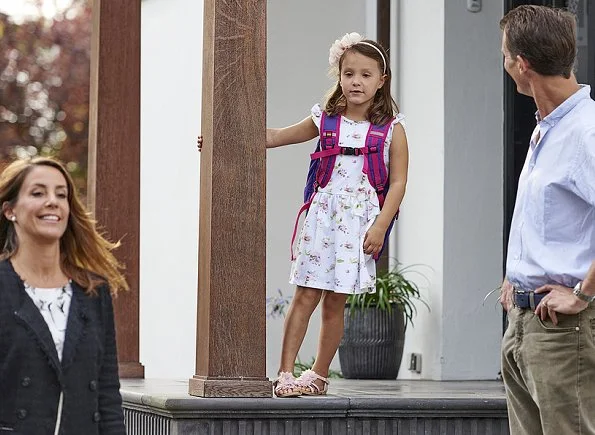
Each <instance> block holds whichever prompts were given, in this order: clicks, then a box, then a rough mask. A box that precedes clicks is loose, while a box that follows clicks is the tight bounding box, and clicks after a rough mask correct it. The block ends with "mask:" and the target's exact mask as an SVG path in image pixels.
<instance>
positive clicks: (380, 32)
mask: <svg viewBox="0 0 595 435" xmlns="http://www.w3.org/2000/svg"><path fill="white" fill-rule="evenodd" d="M390 2H391V0H376V41H377V42H378V43H379V44H380V45H382V47H383V48H384V49H385V50H386V52H387V54H388V55H389V57H390V22H391V16H390ZM386 61H387V62H389V59H387V60H386ZM395 225H396V223H395ZM393 227H394V226H393ZM393 231H396V229H393ZM388 266H389V248H388V246H385V247H384V250H383V251H382V255H381V256H380V258H378V261H377V262H376V269H378V270H388Z"/></svg>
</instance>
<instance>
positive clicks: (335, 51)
mask: <svg viewBox="0 0 595 435" xmlns="http://www.w3.org/2000/svg"><path fill="white" fill-rule="evenodd" d="M356 44H363V45H367V46H368V47H372V48H373V49H374V50H376V51H377V52H378V54H379V55H380V57H381V58H382V74H385V73H386V59H385V58H384V54H382V51H381V50H380V49H379V48H378V47H376V46H375V45H374V44H370V43H369V42H366V41H364V38H363V37H362V35H360V34H359V33H356V32H352V33H346V34H345V36H343V37H342V38H341V39H340V40H339V39H337V40H336V41H335V42H334V44H333V45H331V49H330V50H329V56H328V63H329V64H330V65H331V66H332V67H335V68H338V67H339V60H340V59H341V56H343V53H345V50H347V49H349V48H351V47H353V46H354V45H356Z"/></svg>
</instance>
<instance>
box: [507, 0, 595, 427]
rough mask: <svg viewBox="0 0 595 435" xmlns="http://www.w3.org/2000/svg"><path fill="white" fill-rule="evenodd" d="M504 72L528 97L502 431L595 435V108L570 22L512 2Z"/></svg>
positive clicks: (562, 14)
mask: <svg viewBox="0 0 595 435" xmlns="http://www.w3.org/2000/svg"><path fill="white" fill-rule="evenodd" d="M500 27H501V28H502V30H503V36H502V53H503V55H504V69H505V70H506V72H507V73H508V74H509V75H510V76H511V77H512V79H513V80H514V82H515V84H516V87H517V91H518V92H520V93H521V94H524V95H528V96H530V97H532V98H533V99H534V100H535V104H536V106H537V113H536V118H537V126H536V127H535V130H534V132H533V135H532V137H531V141H530V147H529V151H528V154H527V158H526V160H525V165H524V167H523V170H522V173H521V176H520V179H519V188H518V193H517V199H516V204H515V209H514V215H513V219H512V225H511V230H510V238H509V243H508V257H507V261H506V278H505V279H504V282H503V284H502V293H501V296H500V301H501V303H502V306H503V307H504V309H505V310H507V311H508V319H509V326H508V329H507V331H506V333H505V335H504V338H503V341H502V377H503V379H504V384H505V386H506V397H507V403H508V417H509V422H510V431H511V433H512V434H513V435H516V434H527V435H538V434H551V435H566V434H569V435H570V434H579V433H580V434H591V435H593V434H595V303H594V302H593V300H594V299H595V101H593V100H592V99H591V98H590V87H589V86H584V85H579V84H578V83H577V81H576V78H575V76H574V73H573V68H574V64H575V60H576V21H575V17H574V16H573V15H572V14H570V13H568V12H566V11H562V10H560V9H552V8H547V7H543V6H528V5H525V6H520V7H518V8H515V9H513V10H511V11H510V12H509V13H508V14H506V16H505V17H504V18H502V20H501V22H500Z"/></svg>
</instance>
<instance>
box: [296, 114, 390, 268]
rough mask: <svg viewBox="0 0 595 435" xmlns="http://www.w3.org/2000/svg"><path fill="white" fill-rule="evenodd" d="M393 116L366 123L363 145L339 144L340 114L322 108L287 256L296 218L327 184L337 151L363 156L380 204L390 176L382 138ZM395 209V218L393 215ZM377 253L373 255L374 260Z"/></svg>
mask: <svg viewBox="0 0 595 435" xmlns="http://www.w3.org/2000/svg"><path fill="white" fill-rule="evenodd" d="M393 119H394V118H391V119H390V120H389V121H388V122H387V123H386V124H384V125H374V124H372V123H370V128H369V129H368V133H367V135H366V145H365V146H364V147H362V148H349V147H340V146H339V145H338V143H339V132H340V126H341V115H335V116H328V115H327V114H326V113H325V112H324V111H323V112H322V118H321V119H320V139H319V140H318V144H317V145H316V150H315V151H314V153H312V154H310V158H311V161H310V168H309V169H308V177H307V179H306V186H305V187H304V205H303V206H302V207H301V208H300V211H299V212H298V216H297V219H296V221H295V226H294V228H293V235H292V237H291V248H290V249H291V259H292V260H294V259H295V258H294V256H293V243H294V241H295V236H296V233H297V227H298V222H299V219H300V216H301V214H302V213H303V212H304V211H307V210H308V209H309V208H310V205H311V204H312V199H313V198H314V195H315V194H316V192H317V190H318V188H319V187H324V186H326V185H327V183H328V182H329V180H330V179H331V175H332V173H333V168H334V167H335V160H336V159H337V155H338V154H343V155H353V156H360V155H361V156H363V158H364V168H363V172H364V174H367V175H368V180H369V181H370V184H371V185H372V186H373V187H374V189H375V190H376V194H377V195H378V202H379V204H380V208H382V206H383V205H384V198H386V193H387V192H388V188H389V184H390V182H389V181H390V180H389V176H388V171H387V168H386V165H385V164H384V141H385V140H386V135H387V134H388V130H389V129H390V126H391V124H392V121H393ZM398 215H399V212H398V211H397V215H396V216H395V219H397V217H398ZM393 222H394V220H393V221H392V222H391V224H390V226H389V228H388V230H387V231H386V236H385V239H384V245H383V247H382V250H384V247H385V246H386V243H387V241H388V235H389V234H390V230H391V228H392V225H393ZM379 256H380V253H379V254H378V255H377V256H376V257H375V259H376V260H377V259H378V257H379Z"/></svg>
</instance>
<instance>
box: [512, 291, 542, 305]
mask: <svg viewBox="0 0 595 435" xmlns="http://www.w3.org/2000/svg"><path fill="white" fill-rule="evenodd" d="M548 293H549V292H544V293H535V292H534V291H533V290H517V289H514V290H513V295H512V296H513V303H514V306H515V307H519V308H522V309H525V310H526V309H528V308H531V309H532V310H534V309H535V308H536V307H537V305H539V302H541V300H542V299H543V297H544V296H545V295H547V294H548Z"/></svg>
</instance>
